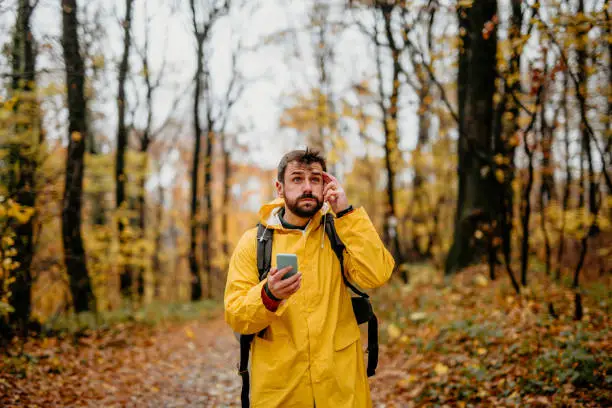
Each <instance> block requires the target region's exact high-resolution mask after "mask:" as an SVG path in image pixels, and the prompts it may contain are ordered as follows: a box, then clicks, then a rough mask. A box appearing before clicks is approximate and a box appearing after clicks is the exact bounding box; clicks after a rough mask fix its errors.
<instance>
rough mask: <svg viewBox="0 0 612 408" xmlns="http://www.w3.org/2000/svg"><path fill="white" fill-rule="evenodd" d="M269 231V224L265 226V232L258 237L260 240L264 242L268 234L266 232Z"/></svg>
mask: <svg viewBox="0 0 612 408" xmlns="http://www.w3.org/2000/svg"><path fill="white" fill-rule="evenodd" d="M267 231H268V225H266V226H265V228H264V230H263V233H262V234H261V237H258V240H259V242H263V240H264V237H265V236H266V232H267Z"/></svg>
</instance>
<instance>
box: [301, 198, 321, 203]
mask: <svg viewBox="0 0 612 408" xmlns="http://www.w3.org/2000/svg"><path fill="white" fill-rule="evenodd" d="M300 201H305V202H310V203H315V202H316V201H317V200H315V199H314V198H302V199H300Z"/></svg>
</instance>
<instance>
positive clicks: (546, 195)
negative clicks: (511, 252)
mask: <svg viewBox="0 0 612 408" xmlns="http://www.w3.org/2000/svg"><path fill="white" fill-rule="evenodd" d="M545 55H546V53H545ZM544 61H546V56H545V57H544ZM547 77H548V64H545V65H544V78H547ZM546 88H548V86H546ZM547 99H548V94H547V90H544V91H543V97H542V100H543V101H546V100H547ZM558 112H559V110H558V109H557V110H556V111H555V118H554V120H553V123H554V122H556V119H557V113H558ZM540 128H541V137H542V143H541V147H542V167H541V172H542V182H541V183H540V194H539V196H540V197H539V198H540V202H539V205H540V226H541V228H542V232H543V234H544V248H545V264H546V275H547V276H550V274H551V267H552V261H551V258H552V247H551V242H550V236H549V232H548V228H547V226H546V209H547V208H548V205H549V203H550V201H551V200H553V199H554V197H555V179H554V167H553V161H552V146H553V142H554V133H553V130H554V129H553V127H552V126H549V125H548V121H547V119H546V104H545V102H543V104H542V108H541V110H540Z"/></svg>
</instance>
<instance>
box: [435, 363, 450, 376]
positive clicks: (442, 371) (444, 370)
mask: <svg viewBox="0 0 612 408" xmlns="http://www.w3.org/2000/svg"><path fill="white" fill-rule="evenodd" d="M448 370H449V368H448V366H447V365H444V364H442V363H438V364H436V366H435V367H434V371H435V372H436V374H438V375H446V374H448Z"/></svg>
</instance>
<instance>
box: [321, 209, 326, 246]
mask: <svg viewBox="0 0 612 408" xmlns="http://www.w3.org/2000/svg"><path fill="white" fill-rule="evenodd" d="M322 219H323V226H322V228H321V249H323V247H324V246H325V215H323V218H322Z"/></svg>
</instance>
